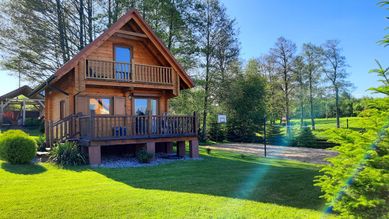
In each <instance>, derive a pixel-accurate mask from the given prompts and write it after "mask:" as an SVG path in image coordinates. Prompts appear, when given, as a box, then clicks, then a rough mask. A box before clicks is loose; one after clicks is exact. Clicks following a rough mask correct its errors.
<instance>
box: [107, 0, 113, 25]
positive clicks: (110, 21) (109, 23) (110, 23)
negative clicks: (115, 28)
mask: <svg viewBox="0 0 389 219" xmlns="http://www.w3.org/2000/svg"><path fill="white" fill-rule="evenodd" d="M111 25H112V2H111V0H108V27H110V26H111Z"/></svg>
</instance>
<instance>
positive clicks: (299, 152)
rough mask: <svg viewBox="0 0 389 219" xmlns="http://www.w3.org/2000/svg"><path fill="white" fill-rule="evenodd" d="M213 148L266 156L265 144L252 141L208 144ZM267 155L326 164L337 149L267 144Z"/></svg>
mask: <svg viewBox="0 0 389 219" xmlns="http://www.w3.org/2000/svg"><path fill="white" fill-rule="evenodd" d="M206 147H209V148H211V149H217V150H226V151H233V152H237V153H245V154H254V155H258V156H264V146H263V144H250V143H229V144H217V145H212V146H206ZM266 151H267V156H268V157H275V158H282V159H290V160H298V161H303V162H308V163H316V164H326V163H328V162H327V161H325V158H329V157H333V156H335V155H336V152H335V151H330V150H326V149H314V148H302V147H287V146H274V145H268V146H267V150H266Z"/></svg>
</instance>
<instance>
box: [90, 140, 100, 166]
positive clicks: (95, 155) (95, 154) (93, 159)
mask: <svg viewBox="0 0 389 219" xmlns="http://www.w3.org/2000/svg"><path fill="white" fill-rule="evenodd" d="M88 155H89V164H90V165H98V164H101V146H100V145H93V146H89V147H88Z"/></svg>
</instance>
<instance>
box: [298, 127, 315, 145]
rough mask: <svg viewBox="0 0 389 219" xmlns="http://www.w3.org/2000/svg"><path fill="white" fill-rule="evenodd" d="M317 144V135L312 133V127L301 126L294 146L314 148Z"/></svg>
mask: <svg viewBox="0 0 389 219" xmlns="http://www.w3.org/2000/svg"><path fill="white" fill-rule="evenodd" d="M315 145H316V137H315V136H314V135H313V134H312V131H311V129H310V128H301V129H300V132H299V133H298V135H297V136H296V137H295V139H294V141H293V146H296V147H310V148H313V147H315Z"/></svg>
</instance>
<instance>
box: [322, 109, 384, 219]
mask: <svg viewBox="0 0 389 219" xmlns="http://www.w3.org/2000/svg"><path fill="white" fill-rule="evenodd" d="M388 109H389V107H388V108H386V110H382V111H381V112H380V111H376V112H374V113H371V112H372V111H370V112H369V113H371V114H370V115H369V119H366V120H364V122H363V124H362V125H363V127H365V128H366V131H365V132H363V133H360V132H359V131H355V130H352V129H330V130H327V131H326V133H325V134H326V136H328V138H329V141H331V142H335V143H338V144H339V146H336V147H335V148H334V149H335V150H336V151H337V152H338V155H337V156H335V157H333V158H330V159H328V161H329V162H330V165H326V166H324V167H323V168H322V170H321V172H322V173H323V174H322V175H320V176H318V177H317V178H316V184H315V185H316V186H320V187H321V190H322V192H323V193H324V194H323V196H322V198H324V199H325V200H326V201H327V204H328V205H330V210H333V211H336V212H339V213H340V214H341V216H343V217H345V218H354V217H355V218H389V125H388V124H389V110H388ZM364 112H365V113H367V111H366V110H365V111H364Z"/></svg>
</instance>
